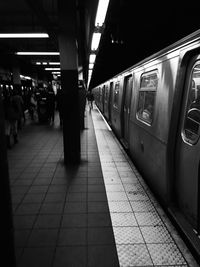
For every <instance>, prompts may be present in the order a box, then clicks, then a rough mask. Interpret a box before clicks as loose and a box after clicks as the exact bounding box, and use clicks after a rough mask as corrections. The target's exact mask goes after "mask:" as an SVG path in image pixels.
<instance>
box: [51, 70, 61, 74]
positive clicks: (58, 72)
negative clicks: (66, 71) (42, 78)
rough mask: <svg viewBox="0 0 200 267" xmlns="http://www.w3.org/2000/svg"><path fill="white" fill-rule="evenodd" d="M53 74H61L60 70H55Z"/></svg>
mask: <svg viewBox="0 0 200 267" xmlns="http://www.w3.org/2000/svg"><path fill="white" fill-rule="evenodd" d="M52 74H60V71H53V72H52Z"/></svg>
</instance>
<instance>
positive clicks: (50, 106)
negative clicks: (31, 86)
mask: <svg viewBox="0 0 200 267" xmlns="http://www.w3.org/2000/svg"><path fill="white" fill-rule="evenodd" d="M55 100H56V99H55V93H54V91H53V89H52V88H51V87H49V88H48V93H47V113H48V121H49V123H54V116H55Z"/></svg>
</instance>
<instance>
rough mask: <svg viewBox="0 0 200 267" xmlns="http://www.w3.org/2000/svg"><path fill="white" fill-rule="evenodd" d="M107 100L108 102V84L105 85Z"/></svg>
mask: <svg viewBox="0 0 200 267" xmlns="http://www.w3.org/2000/svg"><path fill="white" fill-rule="evenodd" d="M105 102H106V103H107V102H108V86H107V85H106V87H105Z"/></svg>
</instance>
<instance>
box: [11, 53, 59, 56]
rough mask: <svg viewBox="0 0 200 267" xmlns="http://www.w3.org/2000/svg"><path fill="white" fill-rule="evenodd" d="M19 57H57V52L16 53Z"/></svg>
mask: <svg viewBox="0 0 200 267" xmlns="http://www.w3.org/2000/svg"><path fill="white" fill-rule="evenodd" d="M15 54H16V55H19V56H57V55H60V53H59V52H16V53H15Z"/></svg>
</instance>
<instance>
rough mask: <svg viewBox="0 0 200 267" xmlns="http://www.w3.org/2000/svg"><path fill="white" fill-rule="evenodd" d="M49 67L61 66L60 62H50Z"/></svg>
mask: <svg viewBox="0 0 200 267" xmlns="http://www.w3.org/2000/svg"><path fill="white" fill-rule="evenodd" d="M49 65H60V62H49Z"/></svg>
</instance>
